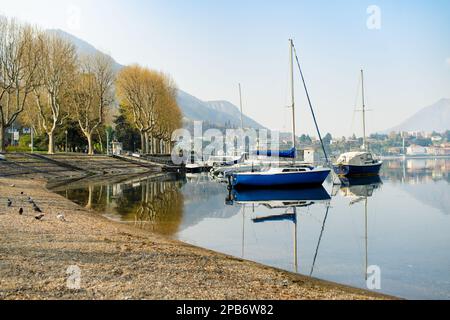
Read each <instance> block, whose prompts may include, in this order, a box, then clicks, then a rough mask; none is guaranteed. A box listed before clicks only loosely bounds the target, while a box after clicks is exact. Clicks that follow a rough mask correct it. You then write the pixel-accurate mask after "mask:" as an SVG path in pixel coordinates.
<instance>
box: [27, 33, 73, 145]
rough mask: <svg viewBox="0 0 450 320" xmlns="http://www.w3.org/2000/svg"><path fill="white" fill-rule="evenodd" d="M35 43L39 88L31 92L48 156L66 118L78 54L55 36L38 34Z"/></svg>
mask: <svg viewBox="0 0 450 320" xmlns="http://www.w3.org/2000/svg"><path fill="white" fill-rule="evenodd" d="M37 42H38V46H37V47H38V50H39V51H40V52H41V56H42V59H41V61H40V63H39V66H38V69H37V70H38V72H37V75H38V77H39V82H38V84H39V86H36V87H34V89H33V96H34V99H33V100H34V101H33V102H34V103H33V106H34V107H35V110H36V111H37V114H38V115H39V118H40V125H41V126H42V128H43V130H44V131H45V133H46V134H47V135H48V153H49V154H53V153H54V152H55V147H54V145H55V144H54V132H55V129H56V128H57V126H58V125H59V124H60V123H61V122H62V121H63V120H64V119H65V118H67V117H68V115H69V101H70V99H71V91H72V86H73V78H74V75H75V71H76V67H77V54H76V50H75V47H74V45H73V44H71V43H69V42H68V41H66V40H64V39H62V38H60V37H58V36H55V35H46V34H43V33H41V34H40V35H39V37H38V41H37Z"/></svg>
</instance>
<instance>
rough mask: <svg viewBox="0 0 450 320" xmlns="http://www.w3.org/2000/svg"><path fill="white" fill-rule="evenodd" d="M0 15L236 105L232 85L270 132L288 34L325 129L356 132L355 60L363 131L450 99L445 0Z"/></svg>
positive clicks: (9, 4)
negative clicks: (364, 112)
mask: <svg viewBox="0 0 450 320" xmlns="http://www.w3.org/2000/svg"><path fill="white" fill-rule="evenodd" d="M371 5H376V6H377V7H378V8H379V9H380V17H381V19H380V20H379V19H376V18H377V15H376V14H375V15H373V13H374V11H370V10H369V11H370V13H368V12H367V10H368V8H369V7H370V6H371ZM0 13H2V14H4V15H7V16H15V17H18V18H20V19H22V20H24V21H28V22H32V23H36V24H39V25H41V26H42V27H45V28H59V29H63V30H65V31H67V32H70V33H72V34H74V35H76V36H78V37H80V38H82V39H84V40H86V41H88V42H90V43H91V44H93V45H94V46H96V47H97V48H98V49H100V50H102V51H105V52H107V53H109V54H111V55H112V56H113V57H114V58H115V59H116V60H117V61H118V62H119V63H121V64H130V63H134V62H137V63H140V64H142V65H146V66H149V67H151V68H155V69H159V70H164V71H165V72H168V73H170V74H171V75H172V76H173V77H174V78H175V80H176V82H177V84H178V86H179V87H180V88H181V89H183V90H185V91H187V92H188V93H190V94H192V95H195V96H196V97H198V98H200V99H203V100H229V101H231V102H233V103H235V104H238V101H239V97H238V83H239V82H240V83H242V86H243V94H244V103H245V105H244V112H245V113H247V114H248V115H249V116H251V117H253V118H254V119H255V120H257V121H259V122H261V123H262V124H264V125H266V126H268V127H269V128H272V129H281V130H289V129H290V127H291V120H290V116H289V110H288V109H287V108H286V106H287V105H288V103H289V69H288V66H289V65H288V39H289V38H290V37H292V38H293V39H294V41H295V44H296V46H297V49H298V51H299V55H300V60H301V62H302V64H303V69H304V73H305V76H306V80H307V82H308V84H309V87H310V93H311V97H312V100H313V103H314V105H315V108H316V110H317V116H318V119H319V125H320V127H321V128H322V131H324V132H331V133H333V134H335V135H350V134H351V133H353V132H354V131H356V133H358V134H360V133H361V125H360V120H359V117H360V115H359V114H356V118H355V122H354V123H353V122H352V119H353V115H354V112H353V110H354V109H355V100H356V97H357V85H358V81H359V80H358V77H359V70H360V69H361V68H364V70H365V73H366V91H367V105H368V107H369V108H370V109H372V110H373V111H372V112H370V114H369V118H368V129H369V131H371V132H373V131H376V130H383V129H387V128H390V127H392V126H395V125H397V124H399V122H401V121H402V120H405V118H407V117H408V116H410V115H412V114H414V113H415V112H416V111H418V110H419V109H421V108H423V107H425V106H428V105H430V104H432V103H434V102H436V101H437V100H439V99H441V98H450V1H448V0H433V1H426V0H421V1H414V0H396V1H394V0H391V1H376V0H370V1H364V0H355V1H332V0H329V1H312V0H311V1H298V0H297V1H275V0H274V1H268V0H258V1H253V0H247V1H245V0H240V1H234V0H221V1H219V0H214V1H210V0H172V1H171V0H160V1H156V0H154V1H138V0H127V1H125V0H123V1H122V0H84V1H83V0H72V1H62V0H40V1H32V0H28V1H26V0H13V1H10V0H8V1H5V0H0ZM372 17H373V18H375V20H373V19H371V18H372ZM368 20H369V24H368ZM368 25H369V27H370V28H369V27H368ZM378 27H379V28H378ZM296 89H297V102H298V112H297V122H298V133H303V132H308V133H314V130H313V123H312V120H311V116H310V114H309V112H308V111H307V105H306V101H305V96H304V93H303V90H302V88H301V86H300V81H299V78H297V85H296Z"/></svg>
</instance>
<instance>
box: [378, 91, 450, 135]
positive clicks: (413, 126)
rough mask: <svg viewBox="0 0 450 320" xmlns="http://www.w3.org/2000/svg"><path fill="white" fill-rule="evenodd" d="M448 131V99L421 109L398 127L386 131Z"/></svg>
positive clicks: (449, 113)
mask: <svg viewBox="0 0 450 320" xmlns="http://www.w3.org/2000/svg"><path fill="white" fill-rule="evenodd" d="M446 130H450V99H441V100H439V101H438V102H436V103H435V104H433V105H431V106H428V107H426V108H423V109H422V110H420V111H419V112H417V113H416V114H414V115H413V116H412V117H410V118H409V119H407V120H406V121H404V122H403V123H401V124H400V125H398V126H396V127H394V128H391V129H389V130H386V131H385V133H390V132H412V131H424V132H433V131H436V132H445V131H446Z"/></svg>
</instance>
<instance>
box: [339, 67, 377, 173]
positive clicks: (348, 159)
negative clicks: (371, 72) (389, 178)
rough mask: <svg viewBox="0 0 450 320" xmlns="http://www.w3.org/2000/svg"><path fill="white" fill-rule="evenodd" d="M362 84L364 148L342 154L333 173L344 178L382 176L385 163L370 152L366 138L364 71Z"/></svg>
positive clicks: (362, 72)
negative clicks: (381, 172)
mask: <svg viewBox="0 0 450 320" xmlns="http://www.w3.org/2000/svg"><path fill="white" fill-rule="evenodd" d="M361 84H362V124H363V133H364V137H363V146H362V148H361V149H362V151H357V152H347V153H344V154H342V155H341V156H340V157H339V158H338V160H337V161H336V163H335V164H334V165H333V171H334V172H335V173H336V174H337V175H339V176H344V177H351V176H377V175H379V174H380V170H381V167H382V166H383V162H382V161H380V160H377V159H375V157H374V155H373V154H372V153H371V152H370V151H369V148H368V145H367V138H366V102H365V91H364V71H363V70H361Z"/></svg>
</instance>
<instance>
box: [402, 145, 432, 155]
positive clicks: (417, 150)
mask: <svg viewBox="0 0 450 320" xmlns="http://www.w3.org/2000/svg"><path fill="white" fill-rule="evenodd" d="M406 154H407V155H408V156H422V155H426V154H427V149H426V148H425V147H421V146H418V145H412V146H410V147H408V148H407V149H406Z"/></svg>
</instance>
